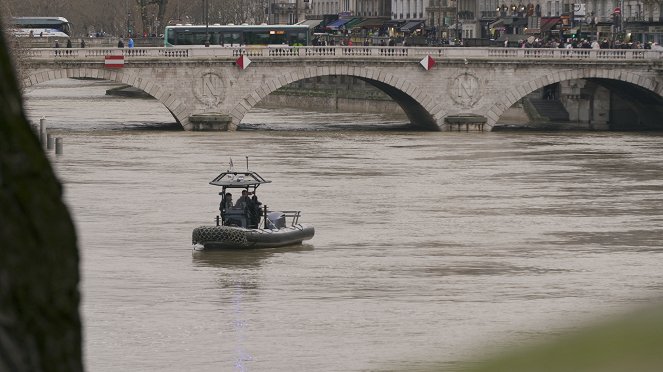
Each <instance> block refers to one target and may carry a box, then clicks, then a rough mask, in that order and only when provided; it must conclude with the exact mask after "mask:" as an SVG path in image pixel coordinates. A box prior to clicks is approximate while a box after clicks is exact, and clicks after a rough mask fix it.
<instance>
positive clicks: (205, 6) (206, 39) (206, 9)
mask: <svg viewBox="0 0 663 372" xmlns="http://www.w3.org/2000/svg"><path fill="white" fill-rule="evenodd" d="M203 17H204V18H205V46H206V47H209V9H208V8H207V0H203Z"/></svg>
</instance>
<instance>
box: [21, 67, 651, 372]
mask: <svg viewBox="0 0 663 372" xmlns="http://www.w3.org/2000/svg"><path fill="white" fill-rule="evenodd" d="M108 87H110V83H107V82H81V81H75V80H60V81H54V82H49V83H44V84H42V85H40V86H38V87H37V88H35V89H33V90H32V91H29V92H28V94H27V102H26V106H27V109H28V112H29V117H30V118H31V120H32V121H33V122H36V123H38V121H39V118H40V117H42V116H45V117H46V118H47V120H48V126H49V130H50V131H51V133H54V134H55V135H56V136H59V137H62V138H63V143H64V146H63V147H64V153H63V154H62V155H58V156H56V155H54V154H52V153H49V156H50V158H51V159H52V161H53V165H54V168H55V170H56V173H57V174H58V175H59V177H60V179H61V181H62V183H63V184H64V190H65V199H66V202H67V204H68V205H69V206H70V209H71V213H72V215H73V218H74V220H75V223H76V227H77V231H78V238H79V248H80V251H81V257H82V261H81V272H82V283H81V287H80V289H81V292H82V300H83V302H82V307H81V311H82V315H83V321H84V342H85V350H84V351H85V363H86V367H87V370H88V371H91V372H103V371H159V372H164V371H173V372H180V371H197V372H204V371H429V370H436V369H437V370H454V369H456V368H457V367H458V366H459V365H460V364H461V363H464V362H468V361H469V362H471V361H474V360H477V359H478V358H481V357H482V356H483V355H485V354H486V353H493V352H499V351H500V350H503V349H508V348H511V347H514V346H518V345H521V344H523V343H528V342H532V341H534V340H541V339H545V338H547V337H550V336H552V335H555V334H558V333H561V332H564V331H566V330H570V329H574V328H576V327H578V326H579V325H582V324H585V323H587V322H593V321H596V320H598V319H602V318H604V317H609V316H611V315H612V314H618V313H621V312H624V311H626V310H628V309H630V308H631V307H633V306H636V305H639V304H645V303H648V302H653V301H655V300H658V299H659V298H661V294H662V293H663V255H662V253H663V248H662V246H661V238H662V237H663V228H662V227H661V226H662V223H663V196H662V194H661V191H662V190H663V141H662V140H663V135H662V134H661V133H597V132H572V133H537V132H518V133H516V132H511V133H508V132H498V133H482V134H478V133H433V132H414V131H409V130H408V128H407V126H403V125H402V124H403V122H404V119H403V118H395V119H394V118H387V117H380V116H379V115H362V114H338V113H336V114H334V113H313V112H301V111H297V110H288V109H279V110H266V109H262V110H258V109H256V110H254V111H252V112H251V113H250V114H249V115H248V116H247V117H246V118H245V119H244V122H243V123H242V127H241V129H243V130H240V131H238V132H234V133H209V132H207V133H200V132H183V131H180V130H178V129H177V125H176V124H174V123H173V119H172V117H171V116H170V114H169V113H168V112H167V111H166V109H165V108H164V107H163V106H161V105H160V104H159V103H158V102H156V101H153V100H144V99H127V98H118V97H109V96H105V95H104V92H105V89H107V88H108ZM245 156H249V161H250V164H249V166H250V168H251V169H252V170H255V171H257V172H259V173H260V174H261V175H263V176H264V177H265V178H267V179H270V180H272V181H273V183H271V184H268V185H263V186H261V187H260V188H259V190H258V191H259V195H260V197H261V200H262V201H263V202H264V203H266V204H267V205H268V206H269V207H270V208H273V209H300V210H302V222H306V223H311V224H313V225H314V226H315V228H316V235H315V237H314V238H313V239H312V240H310V241H308V242H307V243H306V244H303V245H298V246H292V247H287V248H280V249H264V250H255V251H217V252H196V253H194V252H192V249H191V231H192V230H193V228H194V227H196V226H198V225H202V224H211V223H212V221H213V218H214V216H215V214H216V213H217V212H218V210H217V207H218V202H219V200H218V198H219V196H218V194H217V193H218V191H220V190H219V189H218V188H215V187H213V186H210V185H209V184H208V182H209V181H210V180H211V179H212V178H214V177H215V176H216V175H217V174H218V173H220V172H221V171H223V170H225V169H226V168H227V166H228V162H229V159H230V158H231V157H232V159H233V162H234V164H235V167H236V168H239V169H243V168H244V167H245Z"/></svg>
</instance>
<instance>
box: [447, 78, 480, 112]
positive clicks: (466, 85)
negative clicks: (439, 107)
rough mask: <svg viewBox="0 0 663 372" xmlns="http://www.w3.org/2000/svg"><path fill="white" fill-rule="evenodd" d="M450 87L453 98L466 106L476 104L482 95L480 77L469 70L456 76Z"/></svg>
mask: <svg viewBox="0 0 663 372" xmlns="http://www.w3.org/2000/svg"><path fill="white" fill-rule="evenodd" d="M450 88H451V89H449V91H450V95H451V99H453V100H454V102H456V103H457V104H459V105H461V106H463V107H464V108H470V107H472V106H474V104H475V103H477V101H478V100H479V98H480V97H481V94H480V90H481V86H480V83H479V79H477V77H476V76H474V75H473V74H470V73H468V72H465V73H462V74H460V75H458V76H456V78H455V79H453V80H452V81H451V87H450Z"/></svg>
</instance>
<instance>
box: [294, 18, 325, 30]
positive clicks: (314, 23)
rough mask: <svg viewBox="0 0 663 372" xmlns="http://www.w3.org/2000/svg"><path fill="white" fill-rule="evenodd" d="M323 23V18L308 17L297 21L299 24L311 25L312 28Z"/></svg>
mask: <svg viewBox="0 0 663 372" xmlns="http://www.w3.org/2000/svg"><path fill="white" fill-rule="evenodd" d="M320 23H322V19H307V20H305V21H301V22H299V23H297V24H298V25H304V26H309V27H310V28H314V27H318V26H319V25H320Z"/></svg>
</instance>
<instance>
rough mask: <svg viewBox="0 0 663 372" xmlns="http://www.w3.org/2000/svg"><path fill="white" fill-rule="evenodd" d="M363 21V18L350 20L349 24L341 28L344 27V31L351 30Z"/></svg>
mask: <svg viewBox="0 0 663 372" xmlns="http://www.w3.org/2000/svg"><path fill="white" fill-rule="evenodd" d="M363 20H364V19H363V18H352V19H351V20H350V21H349V22H347V23H346V24H344V25H343V27H345V28H346V29H351V28H353V27H355V26H356V25H357V24H358V23H360V22H361V21H363Z"/></svg>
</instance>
